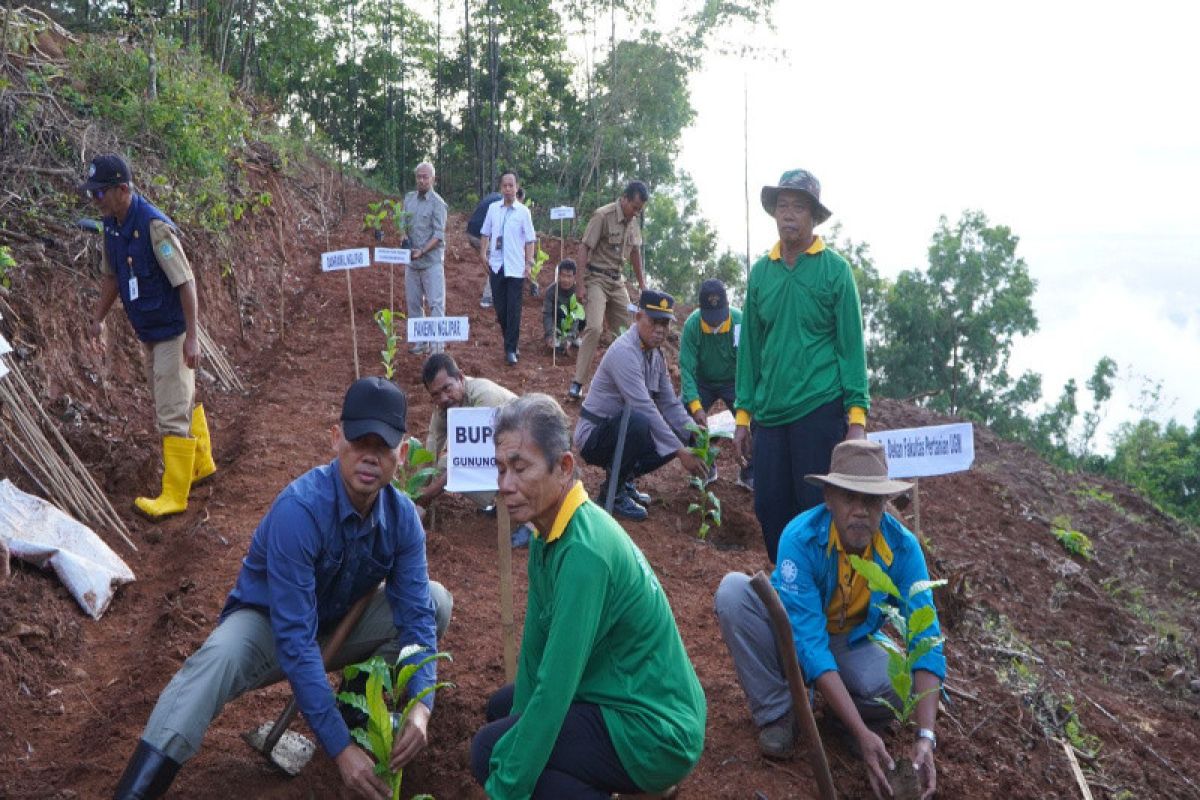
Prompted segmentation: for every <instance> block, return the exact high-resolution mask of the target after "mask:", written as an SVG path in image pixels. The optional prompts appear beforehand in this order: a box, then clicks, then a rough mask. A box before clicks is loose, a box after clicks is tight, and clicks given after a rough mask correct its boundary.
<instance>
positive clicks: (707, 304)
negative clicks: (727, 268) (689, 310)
mask: <svg viewBox="0 0 1200 800" xmlns="http://www.w3.org/2000/svg"><path fill="white" fill-rule="evenodd" d="M700 319H702V320H704V324H705V325H707V326H708V327H710V328H715V327H717V326H719V325H724V324H725V320H727V319H729V296H728V295H727V294H725V284H723V283H721V282H720V281H719V280H717V279H716V278H709V279H708V280H706V281H705V282H704V283H702V284H700Z"/></svg>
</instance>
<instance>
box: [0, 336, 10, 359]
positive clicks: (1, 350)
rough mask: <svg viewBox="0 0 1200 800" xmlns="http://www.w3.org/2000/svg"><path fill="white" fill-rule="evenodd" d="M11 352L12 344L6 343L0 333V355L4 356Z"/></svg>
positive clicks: (6, 340)
mask: <svg viewBox="0 0 1200 800" xmlns="http://www.w3.org/2000/svg"><path fill="white" fill-rule="evenodd" d="M11 352H12V345H10V344H9V343H8V339H5V338H4V336H3V334H0V356H6V355H8V354H9V353H11Z"/></svg>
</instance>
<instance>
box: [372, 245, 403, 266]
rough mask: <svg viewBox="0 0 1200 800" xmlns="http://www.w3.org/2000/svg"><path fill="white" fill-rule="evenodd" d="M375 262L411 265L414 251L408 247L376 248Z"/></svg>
mask: <svg viewBox="0 0 1200 800" xmlns="http://www.w3.org/2000/svg"><path fill="white" fill-rule="evenodd" d="M375 260H376V261H378V262H379V263H380V264H411V263H412V250H409V249H408V248H406V247H376V248H375Z"/></svg>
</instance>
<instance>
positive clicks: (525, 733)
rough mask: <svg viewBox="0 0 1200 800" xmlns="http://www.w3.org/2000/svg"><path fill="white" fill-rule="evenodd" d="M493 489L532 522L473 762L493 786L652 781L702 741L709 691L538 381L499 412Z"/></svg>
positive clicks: (646, 787)
mask: <svg viewBox="0 0 1200 800" xmlns="http://www.w3.org/2000/svg"><path fill="white" fill-rule="evenodd" d="M495 441H496V465H497V468H498V470H499V500H500V502H503V503H504V504H505V506H506V507H507V508H508V511H509V514H510V515H511V517H512V518H513V519H514V520H516V521H518V522H526V521H528V522H532V523H533V525H534V527H535V529H536V530H537V534H536V536H535V538H534V540H533V543H532V544H531V545H530V551H529V593H528V605H527V608H526V611H525V630H524V634H523V638H522V640H521V654H520V658H519V661H518V664H517V679H516V683H515V685H513V686H511V687H506V688H505V689H501V690H500V691H499V692H497V693H496V694H495V695H494V696H493V697H492V699H491V700H490V701H489V703H488V714H487V716H488V723H489V724H488V725H486V726H485V727H483V728H482V729H481V730H480V731H479V732H478V733H477V734H476V735H475V739H474V741H473V742H472V744H471V769H472V772H473V773H474V775H475V778H476V779H477V780H478V781H479V782H480V783H481V784H483V786H484V788H485V790H486V791H487V793H488V796H489V797H491V798H493V800H515V799H517V798H527V797H530V796H533V795H536V796H538V797H553V798H563V799H564V800H569V798H580V797H589V798H590V797H607V796H608V795H609V794H611V793H613V792H620V793H623V794H629V793H638V792H660V791H663V790H664V789H667V788H669V787H670V786H671V785H673V784H675V783H677V782H679V781H680V780H681V779H682V778H683V777H684V776H686V775H687V774H688V773H689V772H691V770H692V768H693V767H695V765H696V763H697V762H698V761H699V760H700V753H701V751H702V749H703V747H704V724H705V716H706V709H705V700H704V692H703V690H702V689H701V687H700V682H699V680H698V679H697V678H696V673H695V671H694V670H693V669H692V664H691V661H690V660H689V659H688V655H687V651H686V650H685V649H684V646H683V641H682V639H680V636H679V630H678V628H677V627H676V625H675V618H674V616H673V615H672V613H671V607H670V605H669V604H668V603H667V598H666V596H665V595H664V593H663V589H662V586H661V585H660V584H659V582H658V578H657V577H656V576H655V575H654V571H653V570H652V569H651V568H650V565H649V564H648V563H647V562H646V559H645V557H644V556H643V555H642V553H641V551H640V550H638V548H637V546H636V545H634V543H633V541H632V540H631V539H630V538H629V536H628V535H627V534H626V533H625V531H624V530H622V529H621V527H620V525H618V524H617V522H616V521H615V520H614V519H613V518H612V517H610V516H609V515H608V514H606V513H605V512H604V510H603V509H602V508H600V507H599V506H597V505H596V504H594V503H592V502H591V501H590V500H588V497H587V492H586V491H585V490H584V488H583V484H582V482H580V481H579V480H578V479H577V478H576V476H575V475H576V468H577V465H576V461H575V456H574V454H573V453H572V452H571V438H570V430H569V427H568V423H567V418H566V416H565V415H564V414H563V412H562V409H561V408H559V407H558V404H557V403H555V402H554V400H552V399H551V398H549V397H547V396H546V395H539V394H533V395H527V396H525V397H522V398H520V399H518V400H516V401H514V402H513V403H511V404H509V405H507V406H505V407H503V408H502V409H501V410H500V411H499V412H498V415H497V420H496V424H495Z"/></svg>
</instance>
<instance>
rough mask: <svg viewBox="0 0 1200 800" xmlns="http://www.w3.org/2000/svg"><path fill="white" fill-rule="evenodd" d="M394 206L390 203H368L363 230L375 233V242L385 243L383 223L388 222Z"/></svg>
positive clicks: (384, 201)
mask: <svg viewBox="0 0 1200 800" xmlns="http://www.w3.org/2000/svg"><path fill="white" fill-rule="evenodd" d="M391 210H392V206H391V205H389V204H388V201H386V200H383V201H380V202H378V203H367V213H365V214H363V230H371V231H374V232H375V241H377V242H382V241H383V223H385V222H387V219H388V216H389V215H390V214H391Z"/></svg>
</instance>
